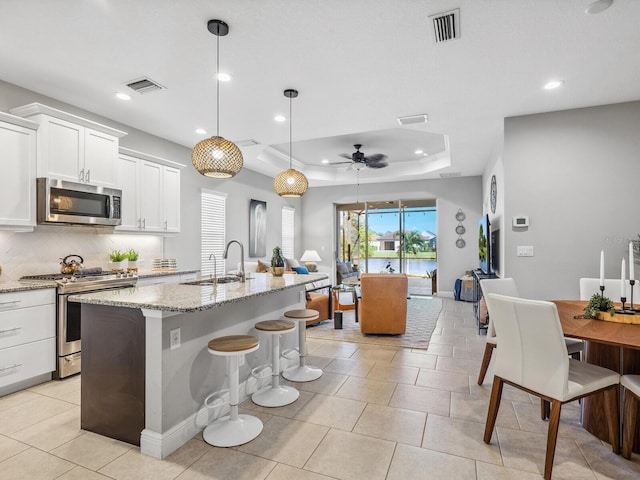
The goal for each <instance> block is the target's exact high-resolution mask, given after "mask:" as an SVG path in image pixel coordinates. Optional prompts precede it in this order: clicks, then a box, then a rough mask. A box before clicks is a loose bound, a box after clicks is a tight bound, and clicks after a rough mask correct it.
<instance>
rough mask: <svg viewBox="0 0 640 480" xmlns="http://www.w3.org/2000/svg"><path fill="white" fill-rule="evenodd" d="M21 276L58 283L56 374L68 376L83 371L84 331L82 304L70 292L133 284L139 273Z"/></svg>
mask: <svg viewBox="0 0 640 480" xmlns="http://www.w3.org/2000/svg"><path fill="white" fill-rule="evenodd" d="M21 280H54V281H55V282H56V285H57V299H56V304H57V315H56V330H57V348H56V351H57V357H58V358H57V362H56V365H57V368H56V374H55V376H56V378H65V377H68V376H69V375H74V374H76V373H80V370H81V365H82V361H81V360H82V353H81V352H82V335H81V331H80V323H81V313H80V311H81V305H82V304H80V303H77V302H70V301H69V296H70V295H75V294H79V293H90V292H97V291H102V290H114V289H118V288H126V287H131V286H133V285H135V284H136V282H137V277H135V276H127V275H116V274H102V273H99V274H97V275H87V276H77V275H61V274H51V275H34V276H30V277H23V278H21Z"/></svg>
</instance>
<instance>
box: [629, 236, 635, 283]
mask: <svg viewBox="0 0 640 480" xmlns="http://www.w3.org/2000/svg"><path fill="white" fill-rule="evenodd" d="M633 263H634V261H633V242H629V280H635V279H636V274H635V272H634V269H633Z"/></svg>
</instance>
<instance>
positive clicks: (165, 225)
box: [164, 220, 169, 230]
mask: <svg viewBox="0 0 640 480" xmlns="http://www.w3.org/2000/svg"><path fill="white" fill-rule="evenodd" d="M164 229H165V230H168V229H169V228H168V227H167V220H165V221H164Z"/></svg>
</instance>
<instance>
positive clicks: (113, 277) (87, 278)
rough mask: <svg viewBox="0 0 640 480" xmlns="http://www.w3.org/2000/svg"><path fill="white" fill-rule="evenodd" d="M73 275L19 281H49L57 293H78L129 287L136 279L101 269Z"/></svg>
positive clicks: (51, 275) (46, 275)
mask: <svg viewBox="0 0 640 480" xmlns="http://www.w3.org/2000/svg"><path fill="white" fill-rule="evenodd" d="M85 270H86V271H79V272H76V273H75V274H74V275H65V274H62V273H48V274H43V275H27V276H24V277H22V278H21V279H20V280H21V281H30V280H31V281H42V280H51V281H54V282H55V283H56V285H57V286H58V293H79V292H89V291H96V290H108V289H112V288H123V287H131V286H133V285H135V284H136V282H137V281H138V277H137V276H135V275H134V274H132V273H121V272H118V273H112V272H103V271H102V269H85Z"/></svg>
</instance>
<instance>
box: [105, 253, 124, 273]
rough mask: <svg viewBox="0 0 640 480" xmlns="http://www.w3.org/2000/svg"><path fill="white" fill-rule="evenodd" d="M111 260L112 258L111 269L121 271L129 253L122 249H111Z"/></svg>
mask: <svg viewBox="0 0 640 480" xmlns="http://www.w3.org/2000/svg"><path fill="white" fill-rule="evenodd" d="M109 260H111V270H112V271H116V272H120V271H122V270H124V268H125V265H124V262H125V261H126V260H127V254H126V253H124V252H121V251H120V250H111V253H110V254H109Z"/></svg>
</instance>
